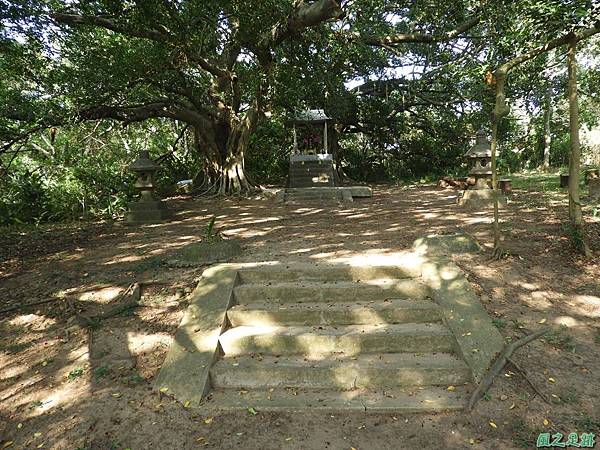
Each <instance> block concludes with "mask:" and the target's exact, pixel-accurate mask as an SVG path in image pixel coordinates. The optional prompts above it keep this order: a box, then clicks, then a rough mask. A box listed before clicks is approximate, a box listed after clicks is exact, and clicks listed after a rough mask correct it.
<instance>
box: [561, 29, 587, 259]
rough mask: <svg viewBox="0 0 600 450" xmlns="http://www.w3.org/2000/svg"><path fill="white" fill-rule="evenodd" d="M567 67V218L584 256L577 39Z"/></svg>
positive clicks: (570, 45) (571, 46)
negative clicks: (568, 143) (580, 193)
mask: <svg viewBox="0 0 600 450" xmlns="http://www.w3.org/2000/svg"><path fill="white" fill-rule="evenodd" d="M567 61H568V62H567V64H568V69H569V116H570V132H571V133H570V134H571V152H570V158H569V219H570V220H571V226H572V239H573V241H574V243H575V245H576V246H577V248H578V249H579V250H580V251H581V252H582V253H583V254H584V255H585V256H586V257H589V256H591V251H590V249H589V247H588V245H587V243H586V241H585V231H584V226H583V214H582V213H581V202H580V199H579V181H580V180H579V172H580V168H581V145H580V142H579V103H578V99H577V41H575V40H573V41H571V42H570V43H569V52H568V54H567Z"/></svg>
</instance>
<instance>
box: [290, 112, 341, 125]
mask: <svg viewBox="0 0 600 450" xmlns="http://www.w3.org/2000/svg"><path fill="white" fill-rule="evenodd" d="M330 120H333V119H332V118H331V117H329V116H328V115H327V114H325V111H324V110H322V109H309V110H306V111H299V112H297V113H296V115H295V116H294V120H293V121H294V122H296V123H325V122H328V121H330Z"/></svg>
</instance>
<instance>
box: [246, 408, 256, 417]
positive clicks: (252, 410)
mask: <svg viewBox="0 0 600 450" xmlns="http://www.w3.org/2000/svg"><path fill="white" fill-rule="evenodd" d="M248 412H249V413H250V414H252V415H253V416H255V415H257V414H258V412H256V410H255V409H254V408H248Z"/></svg>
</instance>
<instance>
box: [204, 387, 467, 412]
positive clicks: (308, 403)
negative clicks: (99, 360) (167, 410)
mask: <svg viewBox="0 0 600 450" xmlns="http://www.w3.org/2000/svg"><path fill="white" fill-rule="evenodd" d="M467 399H468V388H466V387H457V388H456V390H455V391H453V392H448V391H447V390H446V389H444V388H436V387H430V388H426V389H423V388H413V389H394V390H387V389H386V390H385V391H384V390H381V391H371V390H351V391H344V392H336V391H330V390H323V391H320V390H306V389H274V390H272V391H271V390H270V389H269V390H264V391H262V390H258V391H250V392H247V393H245V391H244V393H242V392H240V391H239V390H237V389H217V390H214V391H213V392H211V395H210V398H209V399H208V400H207V401H206V402H205V404H204V405H203V408H205V409H211V408H214V409H216V410H219V411H238V410H239V411H248V410H249V409H250V408H252V411H256V412H286V413H293V412H323V413H324V412H331V413H333V412H340V411H344V412H352V411H355V412H360V413H392V412H393V413H397V414H402V413H433V412H445V411H461V410H463V409H464V407H465V405H466V402H467Z"/></svg>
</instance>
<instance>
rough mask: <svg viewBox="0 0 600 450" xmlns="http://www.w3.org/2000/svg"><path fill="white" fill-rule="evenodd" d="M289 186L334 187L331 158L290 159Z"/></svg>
mask: <svg viewBox="0 0 600 450" xmlns="http://www.w3.org/2000/svg"><path fill="white" fill-rule="evenodd" d="M289 185H290V187H291V188H312V187H334V186H335V185H336V182H335V174H334V170H333V160H332V159H323V160H313V161H290V174H289Z"/></svg>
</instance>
